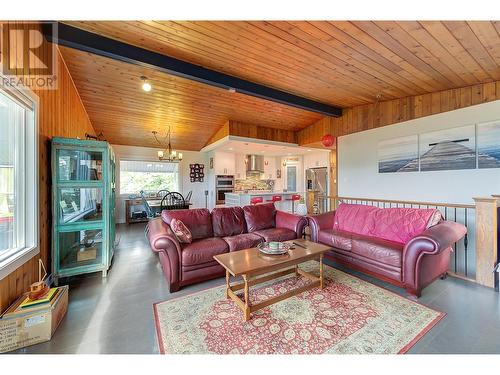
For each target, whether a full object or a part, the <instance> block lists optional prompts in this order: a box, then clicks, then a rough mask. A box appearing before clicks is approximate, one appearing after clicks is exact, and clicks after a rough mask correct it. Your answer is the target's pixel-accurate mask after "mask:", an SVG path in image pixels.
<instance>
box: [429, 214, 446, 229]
mask: <svg viewBox="0 0 500 375" xmlns="http://www.w3.org/2000/svg"><path fill="white" fill-rule="evenodd" d="M441 220H443V215H442V214H441V211H439V210H436V211H435V212H434V213H433V214H432V216H431V218H430V219H429V221H428V222H427V229H429V228H430V227H433V226H434V225H437V224H439V223H440V222H441Z"/></svg>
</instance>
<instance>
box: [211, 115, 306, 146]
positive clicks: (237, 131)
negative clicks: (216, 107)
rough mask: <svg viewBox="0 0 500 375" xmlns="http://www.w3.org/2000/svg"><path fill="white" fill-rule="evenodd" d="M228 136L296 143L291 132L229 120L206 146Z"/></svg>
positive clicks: (294, 133)
mask: <svg viewBox="0 0 500 375" xmlns="http://www.w3.org/2000/svg"><path fill="white" fill-rule="evenodd" d="M228 135H234V136H238V137H247V138H254V139H262V140H266V141H276V142H285V143H297V136H296V132H294V131H292V130H283V129H275V128H268V127H265V126H259V125H254V124H247V123H243V122H238V121H233V120H229V121H228V122H226V123H225V124H224V125H223V126H222V127H221V128H220V129H219V130H217V132H216V133H215V134H214V135H213V136H212V137H211V138H210V139H209V140H208V142H207V144H206V145H209V144H211V143H214V142H216V141H218V140H219V139H222V138H224V137H227V136H228Z"/></svg>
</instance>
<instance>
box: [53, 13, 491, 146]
mask: <svg viewBox="0 0 500 375" xmlns="http://www.w3.org/2000/svg"><path fill="white" fill-rule="evenodd" d="M66 23H68V24H71V25H73V26H75V27H79V28H82V29H85V30H88V31H92V32H95V33H98V34H101V35H104V36H107V37H111V38H114V39H118V40H121V41H124V42H127V43H130V44H133V45H136V46H140V47H143V48H146V49H149V50H153V51H155V52H159V53H163V54H166V55H169V56H172V57H175V58H178V59H182V60H185V61H188V62H191V63H194V64H198V65H201V66H204V67H207V68H210V69H214V70H218V71H220V72H223V73H227V74H231V75H234V76H238V77H240V78H244V79H247V80H250V81H254V82H256V83H260V84H264V85H267V86H270V87H274V88H277V89H280V90H284V91H288V92H290V93H293V94H296V95H299V96H304V97H307V98H310V99H314V100H317V101H320V102H324V103H327V104H332V105H338V106H341V107H352V106H356V105H363V104H367V103H373V102H375V101H376V100H377V99H376V98H377V95H382V96H381V99H382V100H389V99H395V98H401V97H406V96H410V95H419V94H425V93H429V92H435V91H440V90H446V89H451V88H457V87H464V86H469V85H474V84H478V83H484V82H491V81H495V80H500V37H499V34H500V22H498V21H495V22H489V21H474V22H466V21H446V22H444V21H443V22H441V21H418V22H417V21H403V22H399V21H380V22H379V21H377V22H372V21H356V22H354V21H353V22H349V21H333V22H327V21H320V22H316V21H315V22H306V21H294V22H286V21H278V22H267V21H256V22H246V21H238V22H228V21H218V22H209V21H186V22H156V21H127V22H122V21H116V22H99V21H85V22H66ZM61 50H62V54H63V56H64V59H65V60H66V62H67V64H68V68H69V70H70V72H71V74H72V76H73V78H74V79H75V83H76V86H77V87H78V90H79V91H80V94H81V95H82V99H83V102H84V104H85V106H86V108H87V110H88V112H89V115H90V117H91V119H92V122H93V124H94V127H95V128H96V130H97V131H103V133H104V135H105V137H106V138H108V140H110V141H111V142H113V143H120V144H133V145H143V146H152V145H154V142H153V139H152V137H151V136H150V132H151V130H160V129H165V125H166V124H172V125H173V126H174V135H173V141H172V143H173V146H174V147H176V148H182V149H188V150H195V149H200V148H201V147H202V146H203V144H204V143H205V142H206V141H207V140H208V139H209V137H210V136H211V135H213V134H214V133H215V132H216V130H217V129H218V128H220V127H221V126H222V125H223V124H224V123H225V122H226V121H227V120H229V119H231V120H235V121H240V122H247V123H254V124H258V125H263V126H269V127H274V128H279V129H289V130H290V129H291V130H298V129H302V128H304V127H306V126H307V125H309V124H311V123H313V122H315V121H317V120H318V119H319V118H320V116H319V115H317V114H314V113H311V112H307V111H303V110H298V109H295V108H291V107H287V106H284V105H281V104H276V103H271V102H268V101H264V100H261V99H256V98H251V97H249V96H245V95H241V94H233V93H229V92H227V91H225V90H221V89H217V88H213V87H210V86H207V85H203V84H199V83H194V82H191V81H187V80H185V79H182V78H176V77H172V76H169V75H167V74H164V73H159V72H154V71H151V70H147V69H144V68H140V67H137V66H133V65H129V64H125V63H121V62H116V61H113V60H109V59H107V58H102V57H97V56H95V55H91V54H88V53H83V52H78V51H75V50H71V49H68V48H61ZM141 75H145V76H147V77H148V78H151V80H152V83H153V87H154V90H153V91H152V92H151V93H149V94H147V93H143V92H141V91H140V90H138V88H139V86H140V82H139V80H138V77H139V76H141Z"/></svg>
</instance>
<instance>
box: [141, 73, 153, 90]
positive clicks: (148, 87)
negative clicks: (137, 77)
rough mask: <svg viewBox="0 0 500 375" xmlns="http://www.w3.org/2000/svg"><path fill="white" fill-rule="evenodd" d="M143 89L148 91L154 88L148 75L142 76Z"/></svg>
mask: <svg viewBox="0 0 500 375" xmlns="http://www.w3.org/2000/svg"><path fill="white" fill-rule="evenodd" d="M141 81H142V89H143V90H144V91H146V92H150V91H151V89H152V86H151V83H149V82H148V77H145V76H141Z"/></svg>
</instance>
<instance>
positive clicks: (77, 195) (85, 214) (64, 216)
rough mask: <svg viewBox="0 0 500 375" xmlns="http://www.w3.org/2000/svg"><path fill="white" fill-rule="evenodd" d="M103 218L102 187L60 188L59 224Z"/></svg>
mask: <svg viewBox="0 0 500 375" xmlns="http://www.w3.org/2000/svg"><path fill="white" fill-rule="evenodd" d="M97 220H102V188H78V187H75V188H73V187H71V188H61V189H59V224H68V223H76V222H86V221H97Z"/></svg>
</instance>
